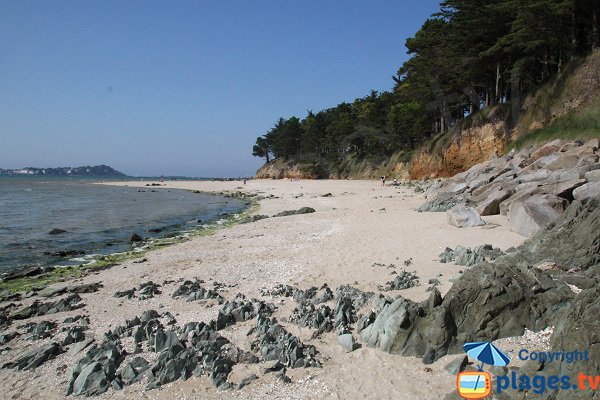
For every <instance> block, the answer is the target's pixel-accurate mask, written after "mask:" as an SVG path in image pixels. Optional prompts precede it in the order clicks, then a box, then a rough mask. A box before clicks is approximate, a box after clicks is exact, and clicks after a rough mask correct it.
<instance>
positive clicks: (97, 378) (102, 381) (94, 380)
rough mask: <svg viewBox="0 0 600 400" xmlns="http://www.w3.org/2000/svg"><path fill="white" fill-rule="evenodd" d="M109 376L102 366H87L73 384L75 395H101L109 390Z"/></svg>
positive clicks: (95, 364) (97, 363) (96, 364)
mask: <svg viewBox="0 0 600 400" xmlns="http://www.w3.org/2000/svg"><path fill="white" fill-rule="evenodd" d="M109 386H110V381H109V376H108V375H107V373H106V371H105V370H104V368H103V366H102V364H100V363H99V362H94V363H91V364H89V365H87V366H86V367H85V368H84V369H83V370H82V371H81V373H80V374H79V376H78V377H77V379H75V382H74V383H73V394H76V395H79V396H81V395H83V396H94V395H99V394H102V393H104V392H106V391H107V390H108V388H109Z"/></svg>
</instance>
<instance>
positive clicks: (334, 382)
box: [0, 180, 525, 399]
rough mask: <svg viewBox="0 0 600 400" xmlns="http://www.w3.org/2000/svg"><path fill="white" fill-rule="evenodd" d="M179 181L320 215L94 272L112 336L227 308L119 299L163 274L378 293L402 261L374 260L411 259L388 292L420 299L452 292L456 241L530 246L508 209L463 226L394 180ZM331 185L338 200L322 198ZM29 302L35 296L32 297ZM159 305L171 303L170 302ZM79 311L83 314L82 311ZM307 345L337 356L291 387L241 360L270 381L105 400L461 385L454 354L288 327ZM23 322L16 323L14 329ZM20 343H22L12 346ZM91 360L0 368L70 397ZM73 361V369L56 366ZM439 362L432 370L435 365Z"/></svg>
mask: <svg viewBox="0 0 600 400" xmlns="http://www.w3.org/2000/svg"><path fill="white" fill-rule="evenodd" d="M146 183H147V182H122V183H115V184H117V185H129V186H140V187H141V186H144V185H145V184H146ZM165 185H166V187H168V188H183V189H193V190H201V191H211V192H214V191H238V190H240V191H244V192H248V193H257V192H259V193H261V194H262V195H269V194H273V195H275V196H277V197H279V198H274V199H265V200H262V201H261V202H260V209H259V210H258V211H257V213H258V214H266V215H273V214H275V213H277V212H280V211H283V210H291V209H298V208H300V207H305V206H306V207H313V208H314V209H315V210H316V212H315V213H313V214H307V215H298V216H290V217H281V218H269V219H266V220H261V221H258V222H255V223H250V224H242V225H235V226H233V227H230V228H226V229H222V230H219V231H217V233H216V234H214V235H211V236H205V237H196V238H193V239H192V240H190V241H187V242H185V243H181V244H178V245H174V246H171V247H167V248H164V249H160V250H156V251H153V252H150V253H148V254H147V255H146V257H147V258H148V260H149V261H148V262H146V263H143V264H134V263H133V262H132V261H127V262H125V263H123V264H122V265H120V266H116V267H114V268H112V269H110V270H107V271H102V272H99V273H97V274H94V275H91V276H88V277H86V278H84V279H83V280H81V281H82V282H85V283H89V282H98V281H100V282H102V283H103V284H104V288H102V289H101V290H100V291H98V292H96V293H91V294H83V295H81V296H82V297H83V299H84V302H85V303H86V304H87V306H86V308H85V309H84V312H85V313H87V314H89V315H90V319H91V327H90V328H91V330H90V331H88V332H86V335H87V336H89V335H91V334H94V335H95V337H96V339H97V340H101V337H102V334H103V333H104V332H106V331H107V330H108V329H110V327H111V326H113V327H114V326H117V325H122V324H123V323H124V322H125V319H129V318H132V317H134V316H136V315H140V314H141V313H142V312H143V311H144V310H147V309H151V308H154V309H156V310H158V311H159V312H164V311H170V312H171V313H172V314H173V315H175V317H176V319H177V322H178V324H183V323H185V322H188V321H198V320H205V321H207V320H209V319H210V318H214V316H215V315H216V313H217V308H218V307H217V306H213V307H206V306H203V305H201V304H199V303H186V302H184V301H181V300H174V299H172V298H171V294H172V293H173V291H174V290H175V289H176V288H177V287H178V285H179V284H178V283H171V284H168V285H165V286H164V287H163V288H162V291H163V294H162V295H160V296H157V297H155V298H154V299H150V300H145V301H138V300H137V299H132V300H127V299H117V298H114V297H113V294H114V293H115V292H116V291H119V290H125V289H130V288H132V287H134V286H137V285H139V284H140V283H143V282H146V281H148V280H152V281H154V282H157V283H161V284H162V282H163V281H164V280H166V279H171V280H178V279H181V278H184V279H189V278H194V277H198V278H201V279H204V280H205V281H207V282H209V283H210V281H209V280H210V279H212V280H214V281H218V282H222V283H226V284H229V285H237V287H234V288H231V289H229V290H228V291H225V292H223V295H224V296H225V297H226V298H229V297H233V296H234V295H235V294H236V293H238V292H241V293H244V294H246V295H248V296H251V297H257V298H258V297H260V293H259V291H258V289H259V288H261V287H266V288H271V287H273V286H275V285H276V284H278V283H287V284H291V285H298V286H300V287H301V288H307V287H310V286H321V285H322V284H323V283H327V284H328V285H329V286H330V287H331V288H332V289H335V288H336V287H337V286H339V285H341V284H352V285H353V286H356V287H358V288H360V289H363V290H370V291H375V292H377V285H382V284H385V282H387V281H389V280H392V279H393V278H394V275H390V272H391V271H392V270H391V269H388V268H384V267H378V266H373V264H374V263H381V264H386V265H387V264H391V263H393V264H395V265H396V266H397V270H398V271H399V270H400V269H402V268H404V264H403V261H404V260H406V259H408V258H412V259H413V263H412V264H411V265H410V266H409V267H407V270H410V271H416V273H417V275H418V276H419V278H420V281H421V284H422V285H421V286H419V287H415V288H411V289H408V290H403V291H399V292H388V293H386V295H388V296H395V295H397V294H400V293H401V294H402V295H403V296H405V297H408V298H410V299H412V300H417V301H420V300H423V299H425V298H427V297H428V293H426V292H425V289H426V288H427V287H428V284H427V281H428V280H429V279H431V278H436V277H438V274H440V273H441V274H442V276H441V277H438V279H439V280H440V281H441V282H442V285H441V286H439V289H440V291H441V292H442V294H444V293H445V292H447V291H448V289H449V288H450V286H451V283H449V279H450V278H451V277H452V275H453V274H455V273H456V272H458V271H460V270H463V269H464V267H459V266H456V265H454V264H441V263H439V261H438V255H439V254H440V253H441V252H442V251H443V250H444V249H445V248H446V247H452V248H454V247H455V246H457V245H459V244H460V245H464V246H470V247H473V246H477V245H481V244H485V243H490V244H493V245H494V246H497V247H500V248H502V249H506V248H508V247H511V246H517V245H519V244H521V243H522V242H523V241H524V239H525V238H523V237H521V236H519V235H517V234H515V233H513V232H510V231H509V230H508V228H507V221H506V219H505V217H503V216H493V217H484V219H485V220H486V221H487V222H488V223H489V224H488V225H487V226H484V227H478V228H468V229H458V228H454V227H452V226H450V225H448V224H447V223H446V215H445V213H417V212H416V211H414V209H415V208H416V207H418V206H419V205H420V204H422V203H423V201H424V200H423V197H422V196H419V195H415V194H414V193H412V191H411V190H409V189H404V188H394V187H385V188H382V187H381V185H380V183H379V182H377V181H289V180H282V181H271V180H253V181H248V184H247V185H245V186H243V185H242V183H241V182H195V181H194V182H192V181H190V182H166V183H165ZM325 193H332V195H333V196H332V197H321V196H322V195H323V194H325ZM273 301H274V302H276V304H278V305H280V306H281V307H280V310H279V311H278V313H277V314H276V315H277V317H278V318H280V317H286V316H288V315H289V312H290V310H291V309H292V308H293V305H294V303H293V300H292V299H286V300H284V302H283V304H280V299H279V298H277V299H273ZM29 302H30V301H24V302H23V304H28V303H29ZM159 304H160V305H163V306H164V307H163V308H159ZM78 311H79V312H78ZM78 311H73V312H69V313H61V314H55V315H50V316H47V317H41V318H34V319H32V320H44V319H50V320H56V321H62V320H63V319H64V318H66V317H67V316H69V315H77V314H81V313H82V311H81V310H78ZM251 323H252V321H249V322H248V323H246V325H244V324H242V325H238V326H233V327H230V328H227V329H226V330H225V332H224V335H226V336H227V337H229V338H230V339H231V340H232V341H234V343H236V344H238V345H240V346H241V347H244V346H247V343H246V340H247V339H246V338H245V335H244V333H245V332H246V331H247V329H248V328H249V326H251ZM286 327H287V328H288V329H289V330H290V331H291V332H292V333H294V334H296V335H299V336H300V337H301V338H302V339H303V341H306V342H308V343H311V344H314V345H315V346H316V347H317V349H318V350H319V351H320V352H321V353H322V354H323V355H324V357H326V358H327V360H326V361H325V363H324V367H323V368H322V369H296V370H289V372H288V375H289V376H290V377H291V378H292V380H293V383H292V384H287V385H286V384H282V383H279V382H276V380H275V377H273V376H268V375H266V376H262V374H260V373H258V372H259V371H260V367H257V366H236V367H235V370H234V373H233V374H232V375H231V377H230V378H231V380H232V381H234V382H237V381H239V380H240V379H242V378H244V377H245V376H247V375H249V374H250V372H257V375H259V377H260V379H259V380H258V381H255V382H252V383H251V384H250V385H249V386H247V387H246V388H244V389H243V390H240V391H237V390H235V391H234V390H230V391H225V392H219V391H217V390H216V389H215V388H214V387H213V386H212V385H211V384H210V383H209V382H208V381H207V378H206V377H202V378H201V379H194V378H192V379H190V380H188V381H186V382H182V381H177V382H174V383H172V384H169V385H167V386H165V387H163V388H162V389H160V390H153V391H148V392H145V391H143V385H142V384H135V385H132V386H129V387H126V388H125V389H124V390H123V391H119V392H115V391H113V390H109V392H107V393H105V394H104V395H102V396H100V397H101V398H115V399H118V398H161V399H172V398H226V399H228V398H235V399H237V398H239V399H242V398H290V399H295V398H298V399H305V398H319V399H320V398H331V399H362V398H382V399H385V398H395V399H398V398H401V399H425V398H429V399H431V398H439V397H443V396H444V395H445V394H446V393H449V392H451V391H453V390H454V387H455V386H454V385H455V377H454V376H452V375H451V374H449V373H448V372H446V371H445V370H444V369H443V367H444V366H445V365H446V364H447V363H448V362H449V361H450V360H453V359H455V358H456V357H457V356H448V357H445V358H444V359H442V360H439V361H438V362H436V363H435V364H433V365H431V366H425V365H423V364H422V363H421V361H420V360H419V359H416V358H408V357H400V356H397V355H390V354H386V353H383V352H381V351H380V350H377V349H369V348H361V349H359V350H356V351H354V352H352V353H344V352H343V351H342V349H341V348H340V347H339V346H338V345H337V344H335V337H334V335H333V334H328V335H324V336H323V338H321V339H315V340H312V341H311V340H310V334H311V332H310V330H308V329H300V328H298V327H296V326H294V325H291V324H286ZM12 329H14V325H13V327H11V329H9V331H11V330H12ZM10 345H11V347H13V343H12V342H11V343H10ZM34 345H35V342H31V341H27V342H24V341H22V340H15V343H14V348H23V349H31V348H33V347H32V346H34ZM15 354H16V351H11V353H10V354H9V355H8V356H6V355H4V356H0V363H4V362H6V361H9V360H12V359H13V358H14V356H15ZM80 357H81V354H80V355H78V356H68V355H66V354H63V355H61V356H59V357H57V358H56V359H55V360H53V361H50V362H47V363H46V364H44V365H43V366H42V367H40V368H38V369H37V370H35V371H33V372H16V371H12V370H0V382H1V383H0V388H1V389H2V392H3V393H4V395H3V396H2V397H4V398H62V397H63V395H64V390H65V387H66V380H67V379H68V375H69V371H70V369H71V367H72V366H73V365H74V364H75V362H76V361H77V360H78V359H79V358H80ZM63 365H66V366H67V368H66V371H65V372H57V368H59V367H61V366H63ZM426 367H428V368H426Z"/></svg>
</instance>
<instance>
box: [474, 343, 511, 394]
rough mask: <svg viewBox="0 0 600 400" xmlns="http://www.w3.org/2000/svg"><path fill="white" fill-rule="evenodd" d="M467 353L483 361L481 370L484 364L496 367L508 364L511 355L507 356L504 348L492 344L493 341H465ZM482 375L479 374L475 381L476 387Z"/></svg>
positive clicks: (479, 368) (479, 367)
mask: <svg viewBox="0 0 600 400" xmlns="http://www.w3.org/2000/svg"><path fill="white" fill-rule="evenodd" d="M463 349H464V350H465V353H467V355H468V356H469V357H473V358H474V359H476V360H478V361H479V362H481V364H480V365H479V366H478V367H477V369H478V370H479V371H483V364H488V365H492V366H496V367H504V366H507V365H508V363H509V362H510V357H509V356H507V355H506V354H505V353H504V352H503V351H502V350H500V349H499V348H497V347H496V346H494V345H493V344H492V342H471V343H465V344H464V346H463ZM479 378H480V375H478V376H477V380H476V381H475V386H474V387H475V388H477V387H478V386H477V385H478V384H479Z"/></svg>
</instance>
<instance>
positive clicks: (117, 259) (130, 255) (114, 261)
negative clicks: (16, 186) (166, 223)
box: [0, 199, 259, 293]
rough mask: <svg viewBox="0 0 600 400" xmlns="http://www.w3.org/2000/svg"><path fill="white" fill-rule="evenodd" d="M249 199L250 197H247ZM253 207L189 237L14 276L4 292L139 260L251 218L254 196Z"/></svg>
mask: <svg viewBox="0 0 600 400" xmlns="http://www.w3.org/2000/svg"><path fill="white" fill-rule="evenodd" d="M246 200H247V199H246ZM249 201H250V205H249V207H248V208H247V209H246V210H244V211H243V212H242V213H239V214H231V215H229V216H228V217H227V218H225V219H223V220H221V221H220V223H217V224H213V225H211V226H210V227H209V228H205V229H199V230H197V231H195V232H192V233H191V234H190V235H189V236H181V237H174V238H165V239H159V240H155V241H152V242H150V243H148V244H147V245H145V246H143V247H142V248H140V249H136V250H131V251H127V252H124V253H116V254H109V255H106V256H101V257H99V258H98V259H96V260H95V261H94V262H92V263H90V264H81V265H79V266H68V267H58V268H55V269H53V270H52V271H50V272H47V273H44V274H41V275H38V276H33V277H25V278H19V279H14V280H10V281H4V282H0V291H4V290H8V291H10V292H11V293H17V292H23V293H26V292H29V291H31V290H32V289H36V290H41V289H43V288H45V287H46V286H49V285H52V284H53V283H57V282H66V281H71V280H73V279H77V278H81V277H83V276H86V275H88V274H90V273H94V272H97V271H101V270H104V269H108V268H111V267H114V266H116V265H119V264H122V263H123V262H125V261H127V260H133V259H139V258H142V257H144V256H145V255H146V253H147V252H149V251H151V250H155V249H158V248H161V247H165V246H171V245H173V244H177V243H181V242H184V241H187V240H189V239H190V237H192V236H210V235H213V234H214V233H216V232H217V231H218V230H220V229H223V228H227V227H230V226H233V225H235V224H237V223H239V222H241V221H243V220H244V219H245V218H247V217H249V216H250V215H251V214H252V213H253V212H255V211H257V210H258V206H259V204H258V201H257V200H256V199H250V200H249Z"/></svg>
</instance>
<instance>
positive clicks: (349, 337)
mask: <svg viewBox="0 0 600 400" xmlns="http://www.w3.org/2000/svg"><path fill="white" fill-rule="evenodd" d="M598 161H599V160H598V142H597V141H590V142H587V143H582V142H570V143H560V142H552V143H549V144H546V145H543V146H537V147H532V148H528V149H524V150H522V151H519V152H516V151H515V152H511V153H509V154H508V155H506V156H503V157H497V158H494V159H491V160H489V161H486V162H484V163H482V164H478V165H476V166H474V167H473V168H471V169H470V170H469V171H466V172H464V173H462V174H459V175H457V176H455V177H453V178H450V179H447V180H439V181H437V180H435V181H432V180H430V181H421V182H405V183H403V184H401V185H399V186H387V187H381V185H380V184H379V183H378V182H372V181H260V180H256V181H250V182H249V183H248V184H247V185H245V186H242V185H240V184H239V183H238V182H168V183H166V184H165V185H167V186H168V187H180V188H184V189H190V190H202V191H213V192H216V191H219V192H226V193H229V194H233V193H240V192H241V193H246V194H248V195H251V196H253V197H255V198H259V199H260V209H259V210H258V211H257V212H256V214H255V215H253V216H250V217H248V218H246V219H244V220H240V222H243V223H240V224H237V225H234V226H230V227H227V228H224V229H220V230H216V231H215V232H214V233H213V234H212V235H207V236H202V237H196V238H193V239H192V240H189V241H187V242H184V243H180V244H177V245H174V246H171V247H166V248H163V249H158V250H155V251H152V252H149V253H146V254H145V255H144V259H145V261H144V262H143V263H141V262H138V260H125V261H124V262H123V263H122V264H120V265H117V266H114V267H112V268H110V269H107V270H103V271H98V272H95V273H94V274H90V275H88V276H85V277H83V278H80V279H78V280H76V281H70V282H64V283H60V284H54V285H52V286H50V287H47V288H44V289H42V288H38V289H34V290H32V291H30V292H28V293H21V294H14V293H1V294H0V295H1V296H2V297H1V302H0V367H1V368H0V387H1V389H2V391H3V393H4V394H5V396H6V397H5V398H15V399H16V398H64V397H65V396H69V397H72V398H76V397H97V398H109V397H110V398H175V397H176V398H315V399H316V398H319V399H321V398H332V399H335V398H357V399H358V398H365V397H369V398H406V399H422V398H431V397H440V398H444V396H446V397H447V398H458V397H457V396H456V395H455V394H454V393H455V386H454V385H455V379H456V378H455V374H456V373H457V372H459V371H460V370H464V369H468V368H473V366H470V365H469V363H468V362H466V361H465V360H464V354H463V352H462V344H463V343H464V342H467V341H488V340H496V339H502V338H505V339H503V340H504V342H502V343H503V346H504V347H503V349H505V350H507V351H509V352H510V351H518V349H519V348H537V347H540V346H545V347H547V348H549V349H551V350H554V351H561V350H572V349H578V350H589V352H590V357H591V361H590V362H588V363H586V364H585V365H582V364H580V365H576V366H574V365H572V364H567V363H553V364H551V365H547V366H546V365H540V364H539V363H534V362H528V363H523V362H518V361H516V362H515V363H511V365H510V366H509V368H510V370H511V371H519V372H520V373H528V374H531V375H532V376H533V375H534V374H537V375H544V376H549V375H553V374H555V375H556V374H573V373H575V370H576V372H579V371H581V372H584V373H590V374H596V373H597V371H598V370H599V367H600V365H599V364H600V353H599V351H598V348H600V347H599V345H598V343H599V340H600V337H599V336H598V332H600V325H599V322H598V319H597V310H598V309H600V304H598V299H599V298H600V296H599V295H600V293H598V290H599V289H598V287H600V286H599V285H598V283H599V282H598V276H599V275H598V273H599V272H600V271H599V268H600V255H599V254H600V207H598V206H599V205H600V199H599V197H600V196H599V195H598V184H599V183H600V181H599V179H598V178H599V177H598V176H597V174H596V172H595V171H598V170H600V163H599V162H598ZM122 184H127V185H132V186H133V185H136V184H137V185H141V184H142V183H139V182H137V183H134V182H129V183H122ZM528 238H529V239H528ZM547 394H549V395H551V396H554V397H551V398H556V399H562V398H565V399H566V398H582V399H583V398H590V397H589V395H590V393H586V392H583V393H576V392H572V391H568V392H564V391H563V392H561V391H556V392H554V393H550V392H548V393H547ZM523 395H524V393H522V392H521V393H516V392H514V391H510V390H507V391H506V392H504V393H503V394H502V396H503V397H501V398H522V397H523ZM577 396H580V397H577ZM586 396H587V397H586Z"/></svg>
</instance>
